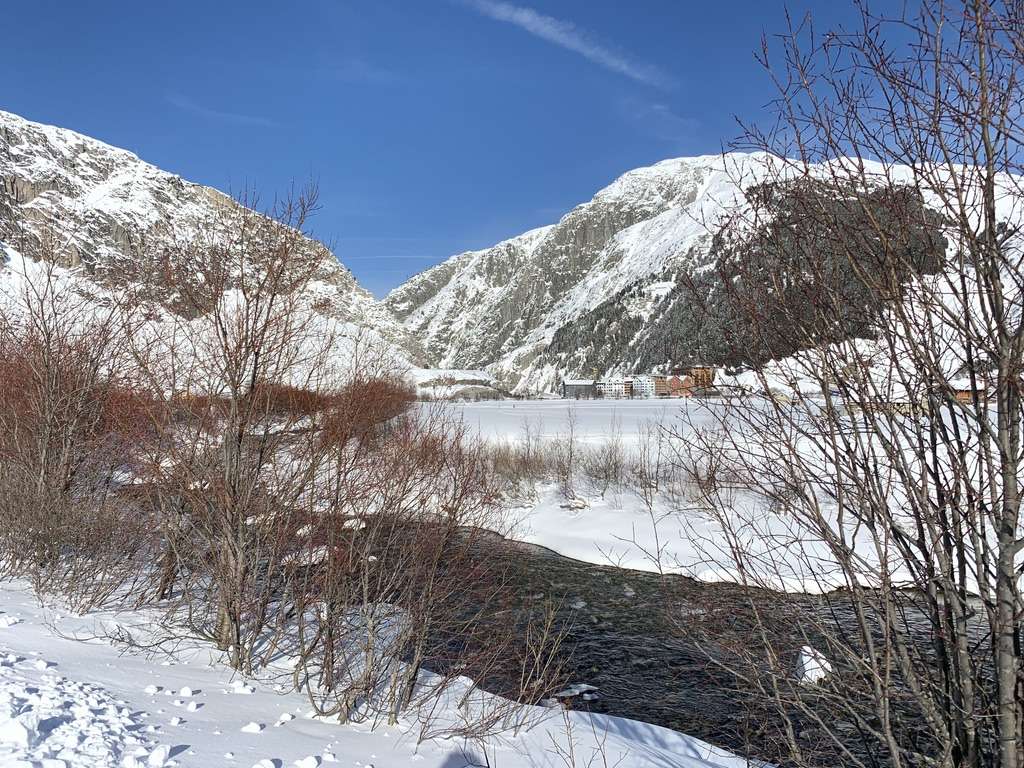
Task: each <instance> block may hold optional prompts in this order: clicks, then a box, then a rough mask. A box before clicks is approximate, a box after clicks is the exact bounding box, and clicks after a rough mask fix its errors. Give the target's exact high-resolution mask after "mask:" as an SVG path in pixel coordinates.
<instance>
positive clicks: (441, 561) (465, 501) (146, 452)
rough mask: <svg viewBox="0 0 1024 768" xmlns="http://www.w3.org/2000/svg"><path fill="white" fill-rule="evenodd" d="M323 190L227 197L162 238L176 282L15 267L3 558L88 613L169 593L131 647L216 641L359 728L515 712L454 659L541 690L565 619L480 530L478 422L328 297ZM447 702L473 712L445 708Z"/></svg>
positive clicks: (0, 479)
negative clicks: (386, 351) (434, 395)
mask: <svg viewBox="0 0 1024 768" xmlns="http://www.w3.org/2000/svg"><path fill="white" fill-rule="evenodd" d="M314 204H315V195H313V194H307V195H303V196H299V197H297V198H295V199H293V200H290V201H287V202H285V203H284V204H282V205H280V206H278V207H277V208H276V209H275V210H274V211H273V214H274V215H273V216H263V215H260V214H257V213H255V212H252V211H249V210H248V209H243V210H240V211H239V210H228V209H226V210H225V213H224V216H223V219H222V220H219V221H217V222H215V223H213V224H211V226H210V227H209V228H207V229H205V230H204V231H203V232H202V233H194V234H192V235H191V236H190V237H188V238H182V240H181V241H180V242H178V243H175V244H174V245H172V246H169V247H167V248H166V249H164V250H162V251H161V252H159V253H148V254H144V255H143V256H142V258H145V259H147V260H148V261H149V263H151V264H153V265H154V274H155V276H156V279H158V280H160V285H159V291H157V290H154V288H153V286H150V285H143V286H140V287H138V288H137V289H136V290H134V291H132V292H128V291H121V292H116V293H115V292H113V291H108V292H106V293H103V294H102V296H101V297H100V298H97V296H96V295H93V296H88V297H86V296H83V295H81V294H80V291H81V286H80V284H79V283H78V282H76V281H75V280H68V279H67V278H66V275H65V274H64V273H63V272H62V271H61V270H59V269H58V268H56V267H55V266H54V264H57V263H59V262H60V257H59V253H56V252H55V253H54V254H52V258H47V259H44V260H43V261H41V262H39V263H34V264H31V265H30V267H29V268H28V269H27V270H26V274H25V275H18V276H15V279H14V281H13V282H12V283H11V284H12V285H16V286H19V288H18V290H15V291H9V292H8V294H7V295H6V296H5V303H4V304H3V305H2V306H0V466H2V468H3V471H2V473H0V568H2V574H3V575H4V576H8V577H12V576H13V577H24V578H28V579H30V580H31V582H32V583H33V585H34V586H35V588H36V589H37V590H39V591H40V592H43V593H47V594H50V595H54V596H57V597H61V598H64V599H66V600H68V601H69V602H70V603H71V604H72V605H74V606H75V607H76V608H77V609H79V610H82V611H85V610H90V609H96V608H103V607H124V606H130V607H134V608H145V609H146V610H150V611H153V612H154V614H155V615H156V616H157V617H158V619H159V620H158V621H157V622H156V624H155V625H154V629H153V632H152V634H151V635H149V636H146V637H138V638H135V641H137V642H144V643H146V644H147V645H149V646H152V647H166V648H172V647H174V646H175V645H177V644H178V643H180V642H181V641H183V640H185V639H189V638H191V639H198V640H206V641H209V642H211V643H213V644H215V646H216V647H217V648H218V649H220V650H221V651H222V652H223V654H224V658H225V661H226V663H227V664H228V665H229V666H230V667H231V668H232V669H234V670H237V671H239V672H241V673H243V674H246V675H256V674H277V675H286V676H287V677H288V678H290V679H291V680H292V681H293V682H294V684H295V686H296V688H297V689H299V690H303V691H306V692H307V693H308V695H309V697H310V699H311V701H312V703H313V704H314V706H315V708H316V709H317V710H318V711H320V712H321V713H323V714H327V715H334V716H337V717H338V718H340V719H342V720H349V719H355V718H362V719H365V718H373V719H375V720H376V719H380V718H385V719H388V720H390V721H392V722H393V721H395V720H396V719H397V718H398V717H399V716H400V715H401V714H402V713H407V712H410V713H415V714H416V715H417V716H418V717H419V718H420V720H421V732H422V734H423V735H430V734H434V733H437V732H444V733H452V732H459V733H463V734H466V735H474V736H478V735H480V734H482V733H486V732H491V731H494V730H499V729H503V728H509V727H515V726H517V725H518V724H519V723H518V721H517V720H516V717H517V716H518V713H517V710H516V708H515V707H514V706H512V705H511V704H509V703H508V702H503V701H502V700H499V699H495V698H488V697H481V696H479V695H478V694H477V692H476V690H475V688H474V686H473V685H471V684H468V683H467V682H466V680H465V679H464V678H462V677H461V676H462V675H463V674H465V671H466V670H471V671H472V672H473V674H474V675H477V676H480V677H486V676H487V675H489V674H501V675H502V676H503V679H506V680H507V679H515V680H518V681H519V685H518V687H517V688H516V689H515V690H514V692H513V696H512V698H513V699H516V700H519V701H529V702H533V701H536V700H538V699H540V698H541V697H543V696H545V695H546V694H547V693H548V689H549V687H550V686H551V685H553V684H555V683H556V682H557V676H558V675H557V673H558V663H557V658H558V648H559V642H560V633H559V631H558V629H557V628H556V627H555V626H554V624H553V622H552V620H551V616H550V615H547V614H544V613H543V612H539V613H536V612H535V613H525V612H522V611H520V610H519V609H518V608H517V604H516V603H515V602H514V601H513V600H512V599H511V596H512V589H513V584H512V578H513V577H512V575H511V574H509V573H507V572H504V571H502V570H500V569H499V568H498V567H496V566H494V565H491V564H490V560H489V559H488V558H487V556H486V551H484V550H482V548H481V543H480V539H481V536H483V535H484V534H483V531H485V530H500V529H501V527H502V524H501V518H500V509H499V507H498V505H497V504H496V499H495V494H494V489H493V487H492V482H491V479H490V477H489V473H488V472H487V471H486V468H485V466H484V464H483V462H482V460H481V458H480V453H479V451H478V450H477V449H476V447H475V446H474V445H473V443H472V441H471V440H470V439H469V438H468V437H467V436H466V434H464V430H463V428H462V426H461V423H460V422H458V421H456V420H453V419H452V418H450V417H449V416H447V415H446V414H445V413H444V412H443V411H441V410H439V409H432V408H428V407H420V408H413V407H412V406H413V400H414V396H413V392H412V390H411V389H410V388H409V386H408V385H407V384H406V383H405V382H404V381H403V380H402V379H401V378H400V377H399V376H397V375H395V372H394V371H393V370H390V368H389V365H390V364H389V363H388V362H387V359H386V358H385V357H383V356H382V355H380V354H377V353H375V352H374V351H373V348H372V346H371V345H369V344H367V343H366V342H365V340H364V339H361V338H358V337H349V338H342V335H343V334H346V333H349V331H348V326H346V325H344V324H341V323H335V324H331V323H324V322H322V321H318V320H317V318H316V315H315V314H314V313H311V312H310V302H311V301H312V299H311V298H310V297H311V295H313V294H315V290H313V289H314V288H315V285H314V281H315V280H317V279H318V277H319V276H320V275H321V274H322V271H323V265H324V263H325V261H324V260H325V259H330V258H333V257H332V256H331V255H330V253H329V252H328V251H327V250H326V249H325V248H323V247H321V246H318V245H316V244H314V243H311V241H310V240H308V239H307V238H306V237H305V236H304V235H303V234H302V230H303V227H304V225H305V222H306V218H307V216H308V215H309V213H310V212H311V211H312V210H313V207H314ZM156 295H159V296H164V297H166V296H172V295H173V298H174V300H173V302H170V303H169V304H167V303H165V304H163V305H161V304H157V303H155V302H154V301H153V297H154V296H156ZM168 306H170V310H169V309H168ZM339 350H342V351H343V352H344V355H343V357H339ZM285 662H287V663H286V664H285ZM282 664H284V666H282ZM282 670H283V671H282ZM446 696H457V697H458V698H459V699H460V700H461V701H462V703H463V704H464V706H463V708H462V709H461V710H459V711H461V712H462V713H463V716H462V717H461V718H460V719H457V720H453V719H452V717H451V715H450V708H446V707H440V708H437V712H436V716H435V712H434V709H435V707H434V706H433V704H434V703H435V702H439V701H441V700H442V699H443V698H444V697H446Z"/></svg>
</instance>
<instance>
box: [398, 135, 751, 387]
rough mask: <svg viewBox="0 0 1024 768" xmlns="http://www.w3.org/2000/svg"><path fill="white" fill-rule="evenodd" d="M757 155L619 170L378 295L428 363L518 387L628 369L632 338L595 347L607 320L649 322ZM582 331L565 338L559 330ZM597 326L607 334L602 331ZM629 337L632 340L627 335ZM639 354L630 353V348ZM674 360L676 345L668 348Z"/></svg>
mask: <svg viewBox="0 0 1024 768" xmlns="http://www.w3.org/2000/svg"><path fill="white" fill-rule="evenodd" d="M761 171H762V159H761V158H760V157H759V156H755V155H742V154H733V155H726V156H722V155H713V156H703V157H693V158H680V159H674V160H665V161H663V162H660V163H658V164H656V165H653V166H651V167H648V168H640V169H637V170H634V171H630V172H629V173H626V174H625V175H623V176H622V177H620V178H619V179H617V180H616V181H614V182H613V183H612V184H611V185H609V186H608V187H606V188H604V189H603V190H601V191H600V192H598V193H597V194H596V195H595V196H594V198H593V199H592V200H590V201H589V202H586V203H583V204H582V205H579V206H577V207H576V208H574V209H573V210H571V211H570V212H569V213H567V214H566V215H565V216H564V217H562V219H561V220H560V221H559V222H558V223H557V224H553V225H551V226H547V227H541V228H539V229H535V230H532V231H530V232H527V233H525V234H522V235H519V236H518V237H514V238H512V239H510V240H506V241H504V242H501V243H498V244H497V245H495V246H492V247H490V248H487V249H484V250H481V251H471V252H468V253H462V254H459V255H456V256H453V257H451V258H450V259H448V260H447V261H445V262H443V263H442V264H439V265H438V266H436V267H433V268H431V269H428V270H426V271H425V272H423V273H421V274H419V275H416V276H415V277H413V278H411V279H410V280H409V281H408V282H406V283H405V284H403V285H401V286H400V287H398V288H396V289H395V290H394V291H392V292H391V293H390V294H389V295H388V296H387V298H386V299H385V304H386V305H387V306H389V307H390V308H391V309H392V310H393V311H394V313H395V314H396V315H397V316H398V317H399V318H401V319H402V320H403V321H404V322H405V324H406V326H407V327H408V328H409V330H411V331H412V332H413V333H415V334H417V335H418V336H419V338H420V340H421V341H422V342H423V344H424V346H425V347H426V349H427V353H428V355H429V356H430V357H431V361H432V363H433V364H435V365H440V366H443V367H456V368H487V370H489V371H490V372H491V373H493V374H494V375H495V376H496V377H498V379H499V380H500V381H502V382H503V383H504V384H506V385H507V386H509V387H510V388H512V389H515V390H518V391H526V390H540V389H546V388H549V387H551V386H552V385H553V384H554V383H555V382H556V380H557V378H558V377H559V376H560V375H576V374H583V373H591V372H592V371H593V370H594V369H597V370H598V371H600V372H603V371H606V370H611V369H616V368H620V369H625V368H628V367H630V366H631V365H632V364H633V363H635V362H637V361H636V360H630V359H625V356H627V355H629V354H630V352H631V351H633V350H632V348H633V347H636V344H632V343H627V344H626V348H625V349H622V348H621V345H616V348H615V349H614V350H613V349H609V350H608V351H607V354H596V355H595V354H594V352H595V350H596V349H598V348H599V347H600V346H601V344H602V341H603V340H606V337H607V330H608V329H607V328H604V329H602V328H597V327H595V326H594V325H593V324H590V325H589V327H588V326H587V325H581V322H582V321H584V320H586V321H587V323H590V321H591V320H592V319H593V318H588V315H591V314H592V313H593V312H595V311H596V310H599V309H601V308H602V307H603V308H604V309H605V310H606V314H610V315H612V316H614V318H613V319H612V322H613V323H614V324H616V325H617V326H620V325H622V324H623V323H626V324H636V325H637V326H638V328H637V333H638V334H639V335H640V336H643V335H644V333H643V326H645V325H648V324H650V323H651V322H653V318H654V316H655V315H656V314H657V313H658V312H659V308H660V307H663V305H664V304H665V300H666V296H667V295H668V294H669V293H670V292H671V290H672V288H673V286H674V284H675V283H674V281H675V276H674V273H675V272H677V271H679V270H686V271H688V272H689V271H692V270H695V269H697V268H699V266H700V264H701V263H703V261H704V260H705V259H706V256H707V254H708V251H709V247H710V242H711V236H710V231H711V226H710V225H712V224H713V219H714V218H715V217H717V216H718V215H720V214H721V212H722V211H723V210H724V209H726V208H727V207H729V206H730V205H732V204H733V203H735V202H737V201H738V200H740V199H742V192H741V184H740V183H738V182H740V180H744V179H745V180H750V181H751V183H752V182H753V181H755V180H756V179H757V178H758V177H759V176H761V175H762V173H761ZM573 329H576V330H580V331H582V332H581V333H579V334H578V336H579V338H577V339H575V340H574V341H573V343H572V345H571V349H570V348H566V349H563V350H560V349H559V345H558V338H557V337H558V336H559V334H561V335H562V336H565V335H566V334H570V333H571V332H572V331H573ZM603 337H604V338H603ZM627 341H637V342H638V341H639V339H635V340H627ZM633 357H635V355H633ZM673 357H674V358H675V359H680V358H682V357H684V355H682V354H676V355H671V354H669V355H667V356H666V358H665V359H663V360H660V361H658V362H661V363H665V362H667V361H668V359H669V358H673Z"/></svg>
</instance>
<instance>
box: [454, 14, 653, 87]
mask: <svg viewBox="0 0 1024 768" xmlns="http://www.w3.org/2000/svg"><path fill="white" fill-rule="evenodd" d="M463 3H464V4H465V5H467V6H468V7H470V8H472V9H473V10H475V11H477V12H478V13H480V14H482V15H484V16H487V17H489V18H491V19H494V20H495V21H502V22H505V23H507V24H512V25H514V26H517V27H519V28H520V29H522V30H524V31H526V32H529V33H530V34H531V35H534V36H535V37H539V38H540V39H541V40H545V41H547V42H549V43H552V44H553V45H557V46H560V47H562V48H565V49H566V50H569V51H572V52H573V53H578V54H579V55H580V56H583V57H584V58H585V59H588V60H589V61H592V62H593V63H595V64H597V65H599V66H602V67H604V68H605V69H608V70H611V71H612V72H616V73H618V74H620V75H624V76H626V77H629V78H632V79H633V80H636V81H638V82H641V83H645V84H646V85H653V86H656V87H658V88H667V87H669V86H670V85H671V80H670V79H669V78H668V76H666V75H665V74H664V73H663V72H661V71H660V70H659V69H658V68H657V67H653V66H650V65H647V64H642V63H640V62H637V61H634V60H633V59H631V58H629V57H627V56H625V55H623V54H621V53H618V52H616V51H614V50H612V49H611V48H608V47H607V46H605V45H602V44H601V43H599V42H597V41H595V40H594V39H593V38H592V37H591V35H590V34H589V33H587V32H586V31H585V30H582V29H580V28H579V27H577V26H576V25H575V24H573V23H572V22H571V21H563V20H562V19H556V18H554V17H552V16H545V15H544V14H541V13H538V12H537V11H535V10H533V9H532V8H527V7H525V6H521V5H513V4H512V3H508V2H504V0H463Z"/></svg>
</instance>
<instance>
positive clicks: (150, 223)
mask: <svg viewBox="0 0 1024 768" xmlns="http://www.w3.org/2000/svg"><path fill="white" fill-rule="evenodd" d="M241 210H242V209H241V206H240V204H239V203H237V202H235V201H234V200H232V199H231V198H230V197H228V196H227V195H224V194H223V193H221V192H219V191H217V190H215V189H212V188H210V187H205V186H202V185H200V184H194V183H191V182H188V181H185V180H183V179H181V178H180V177H178V176H175V175H174V174H171V173H167V172H165V171H162V170H160V169H159V168H156V167H155V166H153V165H150V164H149V163H146V162H144V161H142V160H140V159H139V158H138V157H137V156H135V155H134V154H132V153H131V152H128V151H126V150H123V149H118V148H116V147H112V146H110V145H107V144H104V143H103V142H101V141H97V140H96V139H92V138H89V137H87V136H83V135H81V134H78V133H75V132H74V131H70V130H67V129H63V128H56V127H53V126H48V125H43V124H39V123H34V122H31V121H28V120H25V119H23V118H21V117H19V116H17V115H14V114H11V113H9V112H3V111H0V246H4V245H6V247H7V248H9V249H11V250H13V251H17V252H19V253H21V254H23V255H25V256H27V257H30V258H39V257H41V256H45V255H47V254H50V255H51V257H52V254H55V253H56V254H59V256H58V258H59V259H60V261H61V262H62V266H63V267H65V268H67V269H69V270H71V271H73V272H74V273H75V274H76V275H78V276H79V277H80V279H82V280H87V281H90V282H92V283H98V284H100V285H110V284H117V283H119V282H120V283H124V282H152V281H154V280H156V279H158V278H157V277H156V276H155V275H154V274H152V270H147V268H146V266H145V262H144V260H143V259H142V258H141V257H142V255H143V254H144V253H147V252H154V251H157V250H159V249H160V248H161V247H164V246H168V245H171V244H173V243H174V242H175V241H176V239H177V238H182V237H185V238H188V237H189V236H190V235H192V234H193V233H196V232H203V231H206V230H208V229H209V228H210V227H212V226H215V225H216V222H218V221H223V220H224V218H225V216H228V217H230V216H232V215H233V214H235V213H237V212H239V211H241ZM47 243H57V247H56V248H53V247H50V246H48V245H47ZM313 246H314V244H313V242H312V241H310V247H311V248H312V247H313ZM0 250H2V249H0ZM44 252H45V253H44ZM325 253H326V254H327V256H326V258H324V260H323V265H322V268H321V269H320V270H319V273H318V280H317V281H316V285H315V290H316V294H317V296H316V302H315V307H316V309H317V311H318V312H320V313H322V314H324V315H327V316H330V317H331V318H333V319H335V320H338V321H341V322H344V323H348V324H351V325H352V332H353V333H360V332H364V333H366V334H367V335H372V336H374V337H376V338H378V339H379V340H382V341H383V342H384V343H385V344H386V345H389V346H390V347H392V348H393V350H394V351H395V352H396V354H397V355H398V356H399V357H401V358H404V359H408V360H412V361H416V360H418V358H419V357H420V351H419V349H418V346H417V344H416V343H415V341H414V340H413V339H412V338H411V336H410V334H409V333H408V332H407V331H406V330H405V328H403V327H402V325H401V324H400V323H399V322H398V321H397V320H396V319H395V317H394V316H393V315H392V314H391V312H390V311H389V310H388V309H387V308H386V307H384V306H383V305H382V304H381V303H380V302H378V301H376V300H375V299H374V298H373V296H371V295H370V294H369V293H368V292H367V291H366V290H364V289H363V288H362V287H360V286H359V284H358V283H357V282H356V280H355V278H354V277H353V275H352V273H351V272H350V271H349V270H348V269H347V268H345V267H344V266H343V265H342V264H341V263H340V262H338V261H337V259H335V258H334V257H333V255H331V254H329V252H326V251H325ZM0 261H2V258H0ZM166 298H167V299H168V302H170V297H166ZM169 308H170V309H172V310H173V309H174V307H173V306H170V307H169Z"/></svg>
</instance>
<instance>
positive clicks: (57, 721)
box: [0, 583, 747, 768]
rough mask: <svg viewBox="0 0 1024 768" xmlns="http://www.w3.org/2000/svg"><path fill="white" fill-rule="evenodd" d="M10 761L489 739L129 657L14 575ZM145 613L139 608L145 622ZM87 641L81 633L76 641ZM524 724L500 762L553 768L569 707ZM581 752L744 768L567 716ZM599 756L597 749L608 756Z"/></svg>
mask: <svg viewBox="0 0 1024 768" xmlns="http://www.w3.org/2000/svg"><path fill="white" fill-rule="evenodd" d="M0 606H2V612H0V765H2V766H4V768H13V767H14V766H19V767H20V766H25V767H26V768H27V767H28V766H32V767H33V768H36V767H39V766H42V767H43V768H143V767H145V768H152V767H156V768H161V767H163V766H182V767H183V768H189V767H191V768H213V767H214V766H216V767H218V768H219V767H221V766H240V767H241V768H249V766H256V765H259V766H261V767H262V766H272V767H274V768H282V767H283V766H301V768H316V767H317V766H320V765H324V766H332V765H339V766H346V767H348V766H352V767H353V768H360V767H361V768H368V766H371V765H372V766H375V768H385V767H387V768H405V767H406V766H422V768H463V766H466V765H471V764H481V763H482V760H483V752H482V751H481V747H480V746H479V745H474V744H465V743H461V742H456V741H445V740H438V741H427V742H424V743H422V744H419V745H417V744H416V739H415V736H414V733H415V730H414V729H413V728H412V727H411V725H412V724H411V723H408V722H402V723H400V724H399V725H397V726H393V727H381V728H378V729H377V730H376V731H374V730H371V729H370V728H369V727H368V726H366V725H344V726H343V725H339V724H338V723H336V722H331V721H327V720H318V719H315V718H312V717H311V716H310V713H309V704H308V702H307V700H306V698H305V697H304V696H303V695H300V694H295V693H283V692H280V691H278V690H275V687H274V684H273V683H272V682H270V681H269V680H254V681H247V680H242V679H240V678H239V677H237V676H232V674H231V673H230V671H229V670H228V669H227V668H225V667H224V666H222V665H221V664H219V663H218V662H217V660H216V659H214V658H212V655H211V653H210V652H209V651H208V650H207V649H206V648H205V647H201V646H200V647H193V648H192V649H190V650H186V651H182V652H181V654H180V655H179V657H178V658H175V659H174V660H168V659H167V658H165V657H163V656H160V655H156V656H147V655H145V654H142V653H137V652H128V653H124V654H122V653H121V652H120V651H118V650H117V649H115V648H114V647H112V646H111V645H110V644H109V643H108V642H107V641H106V640H105V639H98V638H96V636H97V635H99V634H104V633H109V632H110V631H111V630H113V629H114V628H116V627H117V626H118V625H119V622H120V621H127V619H126V618H124V617H122V619H120V620H119V619H118V618H117V617H114V616H108V615H93V616H90V617H87V618H79V617H75V616H72V615H68V614H67V613H66V612H65V611H63V610H60V609H59V608H52V609H45V608H42V607H40V606H39V605H38V604H37V602H36V601H35V599H34V598H33V597H32V596H31V595H30V594H29V592H28V590H27V589H26V588H24V587H22V586H21V585H17V584H14V585H12V584H9V583H8V584H4V585H2V586H0ZM144 621H145V617H140V616H134V617H133V618H132V619H131V622H130V624H134V626H135V627H136V628H138V627H139V625H142V624H144ZM72 638H79V639H72ZM535 709H537V711H538V712H539V713H541V714H547V715H548V716H547V718H546V719H544V720H542V721H541V722H540V723H539V724H538V725H536V726H535V727H533V728H532V729H530V730H529V731H528V732H525V733H521V734H520V735H518V736H514V737H513V736H509V737H508V738H498V739H491V740H490V741H489V742H488V743H487V749H488V757H489V759H490V761H491V762H490V764H491V765H499V766H502V768H555V767H556V766H562V765H564V764H563V763H562V762H560V758H559V757H558V756H557V755H556V754H555V752H554V751H553V749H552V745H553V744H555V743H562V744H564V743H566V735H565V725H564V721H563V717H562V713H561V711H560V710H541V709H539V708H535ZM568 716H569V718H570V721H571V722H572V724H573V734H574V735H573V738H574V739H575V742H576V747H575V748H576V753H577V755H580V754H582V755H584V756H586V757H587V758H588V759H589V757H590V756H591V755H596V754H597V745H598V743H599V741H600V740H605V745H604V746H605V752H606V755H607V758H608V764H609V765H616V764H618V765H624V766H625V765H629V766H635V767H636V768H668V767H669V766H679V767H680V768H712V767H713V766H719V767H720V768H740V767H741V766H745V765H747V763H746V762H745V761H743V760H741V759H739V758H737V757H735V756H733V755H730V754H729V753H727V752H725V751H723V750H719V749H717V748H714V747H711V746H710V745H708V744H705V743H704V742H701V741H699V740H697V739H693V738H690V737H687V736H684V735H682V734H679V733H676V732H674V731H670V730H667V729H664V728H659V727H656V726H652V725H647V724H644V723H638V722H634V721H630V720H623V719H621V718H615V717H609V716H602V715H594V716H591V715H589V714H587V713H583V712H570V713H568ZM596 764H602V763H600V758H599V759H598V763H596Z"/></svg>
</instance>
